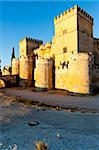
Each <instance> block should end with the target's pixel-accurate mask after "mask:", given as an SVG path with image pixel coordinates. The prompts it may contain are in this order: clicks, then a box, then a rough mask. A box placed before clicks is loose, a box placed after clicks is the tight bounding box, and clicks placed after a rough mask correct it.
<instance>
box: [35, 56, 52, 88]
mask: <svg viewBox="0 0 99 150" xmlns="http://www.w3.org/2000/svg"><path fill="white" fill-rule="evenodd" d="M52 69H53V60H52V59H47V58H46V59H40V58H39V59H37V60H36V68H35V74H34V76H35V86H36V87H40V88H48V89H52V88H53V82H52V79H53V78H52V76H53V72H52V71H53V70H52Z"/></svg>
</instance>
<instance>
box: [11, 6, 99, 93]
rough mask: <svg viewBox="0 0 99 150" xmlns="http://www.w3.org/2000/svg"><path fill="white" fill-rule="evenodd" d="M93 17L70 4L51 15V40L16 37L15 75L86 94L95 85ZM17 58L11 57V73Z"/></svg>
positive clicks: (97, 56) (98, 82)
mask: <svg viewBox="0 0 99 150" xmlns="http://www.w3.org/2000/svg"><path fill="white" fill-rule="evenodd" d="M93 23H94V20H93V17H92V16H90V15H89V14H88V13H86V12H85V11H84V10H83V9H81V8H80V7H79V6H77V5H76V6H74V7H73V8H70V9H69V10H67V11H65V12H63V13H62V14H60V15H58V16H57V17H55V18H54V36H53V38H52V42H51V43H46V44H43V42H42V41H40V40H35V39H31V38H27V37H26V38H24V39H23V40H21V41H20V43H19V46H20V59H19V77H20V79H23V80H26V81H27V82H28V83H32V82H33V81H35V82H34V83H35V84H34V86H35V87H40V88H48V89H52V88H53V87H55V88H56V89H65V90H68V91H70V92H74V93H82V94H90V93H91V90H92V88H94V87H95V86H97V87H99V39H96V38H93ZM17 73H18V61H17V60H16V59H13V60H12V74H17Z"/></svg>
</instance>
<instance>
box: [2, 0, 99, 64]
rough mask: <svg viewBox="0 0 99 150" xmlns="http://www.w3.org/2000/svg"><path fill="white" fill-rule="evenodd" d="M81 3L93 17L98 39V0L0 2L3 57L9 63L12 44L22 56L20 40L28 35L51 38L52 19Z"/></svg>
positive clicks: (5, 62) (3, 61)
mask: <svg viewBox="0 0 99 150" xmlns="http://www.w3.org/2000/svg"><path fill="white" fill-rule="evenodd" d="M75 4H78V5H79V6H80V7H82V8H83V9H85V10H86V11H87V12H88V13H89V14H90V15H92V16H93V17H94V36H95V37H98V38H99V1H98V0H93V1H91V0H90V1H89V0H87V1H85V0H83V1H69V0H68V1H65V0H64V1H62V0H61V1H60V0H57V1H54V0H53V1H52V0H50V1H41V0H40V1H23V0H22V1H0V59H1V60H2V66H3V65H10V58H11V53H12V47H13V46H14V47H15V52H16V56H17V57H18V55H19V44H18V43H19V41H20V40H21V39H22V38H24V37H25V36H29V37H32V38H36V39H40V40H43V41H44V42H46V41H51V40H52V36H53V34H54V26H53V18H54V16H57V15H59V14H60V13H61V12H63V11H65V10H66V9H69V8H70V7H73V6H74V5H75Z"/></svg>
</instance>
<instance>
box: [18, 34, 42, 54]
mask: <svg viewBox="0 0 99 150" xmlns="http://www.w3.org/2000/svg"><path fill="white" fill-rule="evenodd" d="M42 43H43V41H41V40H35V39H32V38H28V37H26V38H24V39H22V40H21V41H20V42H19V46H20V56H24V57H26V56H30V55H31V54H32V52H33V50H34V49H36V48H38V47H39V46H40V45H41V44H42Z"/></svg>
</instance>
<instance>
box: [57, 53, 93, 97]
mask: <svg viewBox="0 0 99 150" xmlns="http://www.w3.org/2000/svg"><path fill="white" fill-rule="evenodd" d="M68 60H69V61H68V62H66V61H65V62H64V63H61V64H60V66H59V68H56V70H55V79H56V80H55V88H58V89H65V90H68V91H70V92H74V93H83V94H89V93H90V90H91V89H90V86H91V80H92V79H91V74H90V73H91V69H92V68H91V66H92V65H91V63H92V60H91V56H89V55H88V54H85V53H78V54H71V56H70V57H69V59H68Z"/></svg>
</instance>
